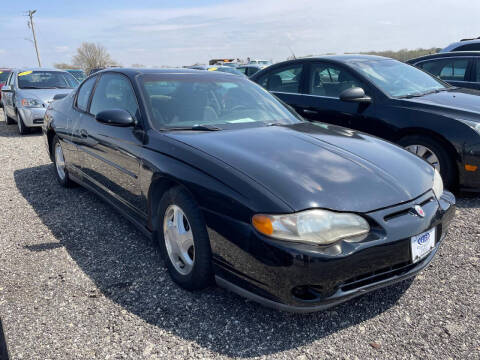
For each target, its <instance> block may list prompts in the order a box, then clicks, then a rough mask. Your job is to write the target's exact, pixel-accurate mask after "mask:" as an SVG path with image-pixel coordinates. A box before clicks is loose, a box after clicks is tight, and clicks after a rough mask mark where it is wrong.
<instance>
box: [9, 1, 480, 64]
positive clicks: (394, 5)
mask: <svg viewBox="0 0 480 360" xmlns="http://www.w3.org/2000/svg"><path fill="white" fill-rule="evenodd" d="M29 9H31V10H33V9H36V10H37V13H36V14H35V15H34V16H35V17H34V21H35V27H36V30H37V40H38V45H39V52H40V57H41V60H42V65H43V66H53V64H54V63H60V62H65V63H71V59H72V56H73V55H74V54H75V52H76V49H77V48H78V46H79V45H80V44H81V43H82V42H85V41H88V42H95V43H100V44H102V45H103V46H105V47H106V48H107V50H108V52H109V53H110V55H111V57H112V58H113V60H115V61H117V62H118V63H120V64H121V65H123V66H131V65H132V64H143V65H145V66H148V67H153V66H180V65H191V64H193V63H197V62H198V63H206V62H208V60H209V59H212V58H241V59H244V58H246V57H250V58H252V59H253V58H260V59H269V60H273V61H281V60H285V59H286V58H287V57H288V56H290V55H291V52H292V51H293V52H294V53H295V55H297V56H302V55H312V54H317V55H318V54H325V53H344V52H361V51H369V50H376V51H380V50H399V49H402V48H409V49H414V48H419V47H423V48H430V47H444V46H446V45H448V44H450V43H452V42H454V41H457V40H460V39H461V38H466V37H478V36H480V22H479V20H478V18H479V15H480V1H479V0H448V1H447V0H364V1H358V0H334V1H325V0H242V1H240V0H237V1H233V0H224V1H218V0H191V1H186V0H169V1H165V0H156V1H154V0H137V1H133V0H130V1H125V0H116V1H102V0H97V1H91V0H83V1H71V0H36V1H31V0H20V1H6V0H0V67H2V66H8V67H24V66H25V67H30V66H35V65H36V56H35V50H34V47H33V43H32V41H31V39H32V35H31V31H30V29H29V28H28V26H27V17H26V16H25V13H26V11H27V10H29Z"/></svg>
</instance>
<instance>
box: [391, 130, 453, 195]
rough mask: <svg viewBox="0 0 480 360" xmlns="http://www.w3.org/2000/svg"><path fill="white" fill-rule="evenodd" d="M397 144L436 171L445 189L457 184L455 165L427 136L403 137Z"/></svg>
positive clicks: (448, 155)
mask: <svg viewBox="0 0 480 360" xmlns="http://www.w3.org/2000/svg"><path fill="white" fill-rule="evenodd" d="M399 144H400V145H401V146H403V147H404V148H405V149H406V150H408V151H410V152H411V153H413V154H415V155H417V156H418V157H420V158H422V159H423V160H425V161H426V162H428V163H429V164H430V165H431V166H433V167H434V168H435V169H437V170H438V172H439V173H440V175H442V180H443V183H444V186H445V187H446V188H448V189H454V188H455V186H456V183H457V172H456V170H455V163H454V161H453V160H452V158H451V156H450V154H449V153H448V151H447V150H446V149H445V146H444V145H443V144H442V143H440V142H438V141H437V140H435V139H432V138H429V137H427V136H422V135H413V136H407V137H404V138H403V139H401V140H400V141H399Z"/></svg>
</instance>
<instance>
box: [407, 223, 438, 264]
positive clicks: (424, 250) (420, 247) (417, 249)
mask: <svg viewBox="0 0 480 360" xmlns="http://www.w3.org/2000/svg"><path fill="white" fill-rule="evenodd" d="M410 245H411V249H412V262H414V263H416V262H418V261H420V260H422V259H423V258H424V257H425V256H427V255H428V254H430V251H432V249H433V248H434V247H435V228H433V229H430V230H428V231H425V232H424V233H421V234H419V235H416V236H412V238H411V240H410Z"/></svg>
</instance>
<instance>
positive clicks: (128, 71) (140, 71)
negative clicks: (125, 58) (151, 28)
mask: <svg viewBox="0 0 480 360" xmlns="http://www.w3.org/2000/svg"><path fill="white" fill-rule="evenodd" d="M210 67H216V68H221V67H222V66H210ZM224 67H226V68H228V69H231V68H230V67H228V66H224ZM106 72H117V73H122V74H125V75H127V76H130V77H135V76H136V75H155V74H165V75H167V74H171V75H195V76H198V75H203V76H211V77H212V78H225V79H232V74H230V73H226V72H221V71H208V70H197V69H186V68H171V69H166V68H165V69H145V68H109V69H104V70H101V71H99V72H96V73H95V74H92V75H90V76H94V75H97V74H102V73H106ZM235 78H237V77H235ZM238 78H241V77H238Z"/></svg>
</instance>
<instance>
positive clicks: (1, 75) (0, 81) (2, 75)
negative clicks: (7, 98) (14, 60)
mask: <svg viewBox="0 0 480 360" xmlns="http://www.w3.org/2000/svg"><path fill="white" fill-rule="evenodd" d="M11 71H12V69H2V68H0V108H2V107H3V105H2V87H3V85H5V83H6V82H7V79H8V75H10V72H11Z"/></svg>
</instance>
